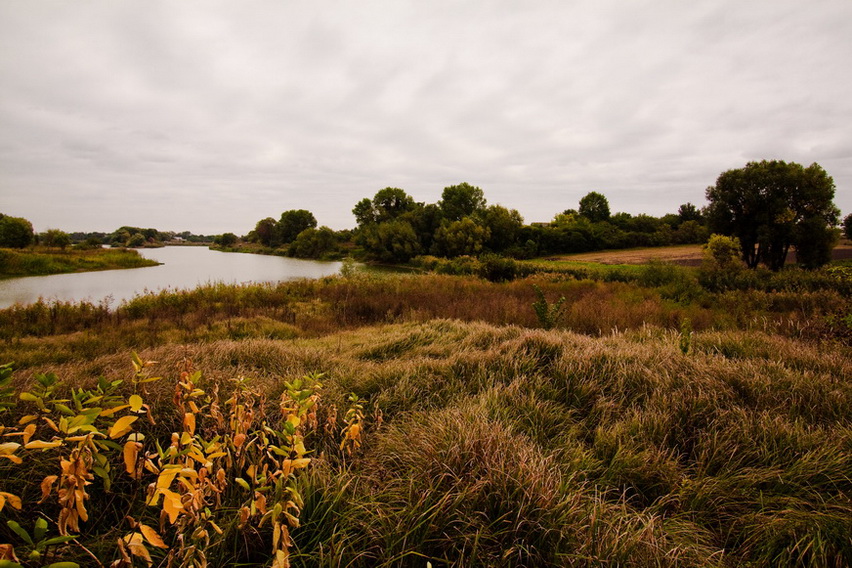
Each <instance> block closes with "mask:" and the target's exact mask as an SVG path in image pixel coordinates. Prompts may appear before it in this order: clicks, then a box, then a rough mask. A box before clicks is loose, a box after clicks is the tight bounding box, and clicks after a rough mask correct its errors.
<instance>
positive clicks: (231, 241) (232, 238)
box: [213, 233, 239, 247]
mask: <svg viewBox="0 0 852 568" xmlns="http://www.w3.org/2000/svg"><path fill="white" fill-rule="evenodd" d="M238 240H239V238H238V237H237V235H235V234H234V233H222V234H221V235H219V236H218V237H216V238H214V239H213V243H214V244H217V245H219V246H220V247H230V246H233V245H235V244H237V241H238Z"/></svg>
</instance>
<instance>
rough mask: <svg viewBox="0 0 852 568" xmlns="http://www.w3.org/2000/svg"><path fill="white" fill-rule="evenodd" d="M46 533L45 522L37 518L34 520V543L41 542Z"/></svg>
mask: <svg viewBox="0 0 852 568" xmlns="http://www.w3.org/2000/svg"><path fill="white" fill-rule="evenodd" d="M46 532H47V521H46V520H44V519H43V518H41V517H39V518H38V519H36V522H35V528H34V529H33V538H34V539H35V541H36V542H39V541H41V540H42V539H43V538H44V535H45V533H46Z"/></svg>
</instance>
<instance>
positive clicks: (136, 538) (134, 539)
mask: <svg viewBox="0 0 852 568" xmlns="http://www.w3.org/2000/svg"><path fill="white" fill-rule="evenodd" d="M128 536H129V537H130V538H129V539H128V538H127V537H124V541H125V542H126V543H127V548H128V550H130V554H132V555H133V556H138V557H139V558H142V559H143V560H144V561H145V563H146V564H148V566H150V565H151V564H153V563H154V562H153V560H151V555H150V554H149V553H148V549H147V548H145V543H144V542H143V541H142V535H141V534H139V533H133V534H130V535H128Z"/></svg>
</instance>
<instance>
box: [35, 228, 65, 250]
mask: <svg viewBox="0 0 852 568" xmlns="http://www.w3.org/2000/svg"><path fill="white" fill-rule="evenodd" d="M38 241H39V244H41V245H43V246H46V247H57V248H60V249H62V250H65V247H67V246H68V245H70V244H71V237H70V236H69V235H68V233H66V232H65V231H60V230H59V229H48V230H47V231H45V232H43V233H39V235H38Z"/></svg>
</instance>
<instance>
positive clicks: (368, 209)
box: [352, 187, 417, 227]
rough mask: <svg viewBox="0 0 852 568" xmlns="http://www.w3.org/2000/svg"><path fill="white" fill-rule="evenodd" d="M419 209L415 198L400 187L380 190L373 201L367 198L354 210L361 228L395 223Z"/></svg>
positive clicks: (356, 205)
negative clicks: (387, 222) (386, 222)
mask: <svg viewBox="0 0 852 568" xmlns="http://www.w3.org/2000/svg"><path fill="white" fill-rule="evenodd" d="M416 207H417V204H416V203H415V202H414V198H413V197H411V196H410V195H408V194H407V193H405V190H403V189H399V188H398V187H386V188H384V189H380V190H379V191H378V192H377V193H376V195H375V196H374V197H373V199H372V200H371V199H369V198H367V197H365V198H364V199H362V200H361V201H359V202H358V203H357V204H355V208H354V209H352V214H353V215H355V220H356V221H357V223H358V226H359V227H363V226H365V225H369V224H370V223H383V222H385V221H393V220H394V219H397V218H399V217H400V216H402V215H404V214H405V213H408V212H410V211H413V210H414V209H415V208H416Z"/></svg>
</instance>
